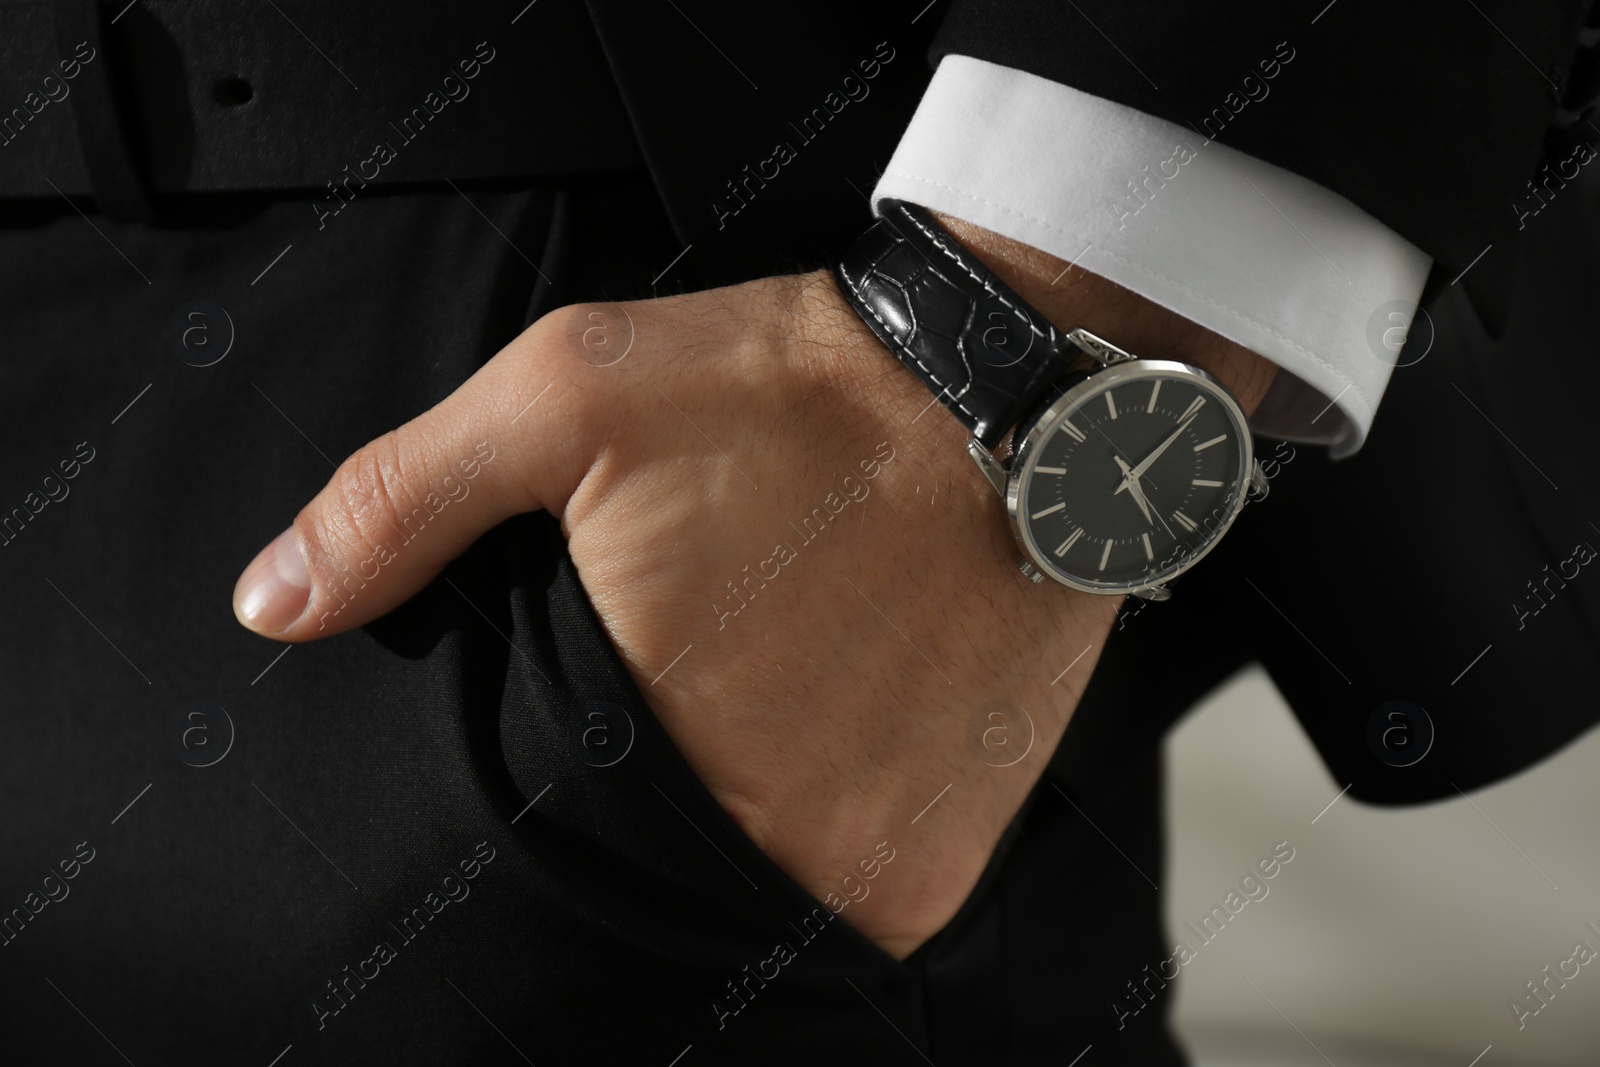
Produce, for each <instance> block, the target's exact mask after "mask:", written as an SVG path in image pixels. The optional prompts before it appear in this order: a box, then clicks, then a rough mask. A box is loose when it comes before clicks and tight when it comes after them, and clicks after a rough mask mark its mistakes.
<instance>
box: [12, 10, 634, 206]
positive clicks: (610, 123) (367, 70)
mask: <svg viewBox="0 0 1600 1067" xmlns="http://www.w3.org/2000/svg"><path fill="white" fill-rule="evenodd" d="M52 12H53V13H54V20H53V22H52V17H51V16H52ZM516 15H517V12H516V11H515V10H513V11H511V12H509V13H507V12H504V11H502V10H501V9H500V8H499V7H498V6H496V5H491V4H487V3H481V2H480V3H456V4H410V5H402V6H400V7H397V6H396V5H395V4H392V3H382V2H377V0H344V2H342V3H340V4H337V5H328V4H318V3H308V2H305V0H298V2H297V0H275V2H274V3H237V2H235V0H139V3H136V4H132V5H131V6H130V5H129V4H128V3H127V0H124V2H123V3H120V4H106V3H100V2H98V0H59V2H58V0H32V2H27V3H0V159H3V163H4V165H3V166H0V196H42V197H54V196H57V195H60V193H65V194H66V195H68V196H93V197H94V198H95V200H96V202H97V203H99V204H100V205H101V207H102V208H103V209H105V208H108V207H112V208H114V209H115V210H113V211H112V212H111V213H112V214H113V215H115V216H116V217H119V218H133V217H141V218H148V217H149V211H148V207H147V206H144V207H140V204H141V203H143V201H145V200H148V196H149V195H151V194H154V195H159V194H172V193H183V192H202V191H205V192H215V191H223V190H251V189H296V188H299V189H315V190H318V191H319V195H320V197H321V199H322V203H323V205H324V210H336V209H337V208H338V207H339V206H340V204H341V202H342V201H344V200H348V199H349V198H350V197H351V196H352V195H356V194H358V193H359V192H360V191H361V190H363V189H366V188H369V187H373V186H378V187H381V186H388V185H397V184H405V183H414V182H418V181H433V182H439V181H442V180H443V179H445V178H451V179H454V180H456V181H458V182H459V181H467V180H472V179H488V178H500V177H510V176H518V175H534V174H547V173H551V172H557V171H571V170H579V169H581V170H589V171H598V170H608V169H618V168H624V167H633V166H636V165H637V164H638V162H639V152H638V147H637V144H636V143H635V140H634V137H633V133H632V129H631V127H630V124H629V121H628V117H627V114H626V112H625V111H624V110H623V107H622V101H621V99H620V97H619V95H618V93H617V89H616V86H615V83H614V82H613V80H612V78H611V73H610V70H609V68H608V67H607V65H606V61H605V58H604V56H603V55H602V54H601V51H600V45H599V42H598V40H597V39H596V37H595V33H594V29H593V27H592V26H591V24H590V22H589V18H588V15H587V13H586V12H585V10H584V6H583V3H582V0H539V3H538V4H537V5H535V6H534V7H533V8H532V9H530V10H528V11H527V12H526V13H525V14H524V15H523V16H522V17H520V18H516ZM514 18H516V21H515V22H513V19H514ZM397 23H398V25H397ZM113 86H114V87H115V92H113V91H112V90H113ZM75 135H76V136H75ZM79 139H81V140H82V154H81V156H80V154H79V153H78V152H77V151H75V150H74V149H75V147H76V142H77V141H78V140H79ZM106 146H120V147H121V148H122V149H123V151H119V152H112V151H109V150H107V147H106ZM136 197H137V198H142V199H139V200H136V199H135V198H136ZM124 204H131V205H133V206H134V207H137V208H139V210H137V211H135V210H132V209H130V208H125V207H124V206H123V205H124Z"/></svg>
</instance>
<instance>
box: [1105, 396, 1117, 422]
mask: <svg viewBox="0 0 1600 1067" xmlns="http://www.w3.org/2000/svg"><path fill="white" fill-rule="evenodd" d="M1106 410H1107V411H1109V412H1111V417H1112V418H1113V419H1114V418H1116V417H1117V402H1116V401H1115V400H1112V399H1111V394H1110V392H1107V393H1106Z"/></svg>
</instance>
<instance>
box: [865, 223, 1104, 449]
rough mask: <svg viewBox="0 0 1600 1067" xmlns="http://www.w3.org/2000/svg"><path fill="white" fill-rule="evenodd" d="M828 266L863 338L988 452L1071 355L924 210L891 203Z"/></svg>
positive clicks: (1067, 345)
mask: <svg viewBox="0 0 1600 1067" xmlns="http://www.w3.org/2000/svg"><path fill="white" fill-rule="evenodd" d="M879 210H880V212H881V215H880V217H879V219H878V220H877V221H876V222H874V223H873V224H872V227H871V228H870V229H868V230H867V232H866V233H864V234H862V235H861V237H860V238H859V239H858V240H857V241H856V243H855V244H854V245H853V246H851V248H850V251H848V252H847V253H845V255H844V257H843V258H842V259H841V260H840V261H839V264H838V266H837V267H836V268H835V273H836V274H837V276H838V278H839V284H840V286H841V288H843V290H844V293H845V297H846V298H847V299H848V300H849V301H850V303H851V305H852V306H853V307H854V308H855V309H856V311H857V312H859V313H860V315H861V317H862V319H864V320H865V321H866V323H867V325H868V326H870V327H871V328H872V332H873V333H875V334H877V335H878V338H879V339H880V340H882V341H883V343H884V344H886V345H888V346H889V349H890V351H892V352H893V353H894V354H895V355H896V356H898V357H900V361H901V362H902V363H904V364H905V365H906V366H907V367H909V368H911V370H912V371H913V372H914V373H915V374H916V375H917V377H919V378H921V379H922V380H923V382H924V383H926V384H927V386H928V388H929V389H931V390H932V391H934V392H935V393H937V394H938V395H939V399H940V400H942V401H943V402H944V405H945V406H946V407H947V408H949V409H950V411H951V412H952V413H953V414H954V415H955V416H956V417H957V418H958V419H960V420H961V422H962V423H963V424H964V425H965V426H966V427H967V428H968V429H970V430H971V431H972V433H973V436H974V437H976V438H977V439H978V440H979V441H980V442H981V443H982V444H984V445H985V446H986V447H988V448H993V447H995V445H997V444H999V443H1000V440H1001V438H1003V437H1004V436H1005V434H1006V431H1007V430H1009V429H1011V427H1013V426H1015V425H1016V423H1017V420H1019V419H1020V418H1022V416H1023V415H1024V414H1025V413H1026V412H1027V411H1028V410H1029V409H1030V408H1031V407H1033V406H1034V405H1035V404H1036V403H1037V402H1038V401H1039V400H1040V399H1041V398H1042V397H1043V396H1044V394H1045V393H1046V392H1047V391H1048V390H1049V388H1050V386H1051V385H1052V384H1053V383H1054V382H1056V381H1057V380H1058V379H1060V378H1061V377H1062V376H1064V375H1065V374H1066V373H1067V369H1068V367H1069V366H1070V365H1071V363H1072V362H1073V360H1074V359H1076V358H1077V357H1078V356H1079V355H1080V354H1081V353H1080V352H1079V350H1078V348H1077V347H1076V346H1075V345H1073V344H1072V343H1071V342H1069V341H1068V340H1067V339H1066V337H1065V336H1064V335H1063V334H1062V333H1061V331H1059V330H1057V329H1056V328H1055V327H1054V326H1053V325H1051V323H1050V322H1049V320H1048V319H1046V318H1045V317H1044V316H1043V315H1042V314H1040V313H1039V312H1038V311H1037V310H1035V309H1034V308H1032V307H1030V306H1028V304H1027V303H1026V302H1025V301H1023V299H1022V298H1021V297H1019V296H1018V295H1017V294H1016V293H1015V292H1013V291H1012V290H1011V288H1010V287H1009V286H1007V285H1006V284H1005V283H1004V282H1002V281H1001V280H1000V279H999V278H996V277H995V276H994V274H992V273H991V272H990V271H989V269H988V268H987V267H985V266H984V265H983V264H982V263H980V262H979V261H978V260H977V258H976V257H974V256H973V255H971V254H970V253H968V252H967V251H966V250H965V249H964V248H962V247H961V246H960V245H959V244H957V243H956V241H955V239H954V238H953V237H951V236H950V234H949V232H948V231H946V230H945V229H944V228H943V227H942V226H940V225H939V224H938V223H937V222H935V221H934V219H933V217H932V216H931V215H929V214H928V212H927V211H925V210H923V209H922V208H920V207H917V206H916V205H915V204H908V203H905V202H904V201H900V200H883V201H881V202H880V203H879Z"/></svg>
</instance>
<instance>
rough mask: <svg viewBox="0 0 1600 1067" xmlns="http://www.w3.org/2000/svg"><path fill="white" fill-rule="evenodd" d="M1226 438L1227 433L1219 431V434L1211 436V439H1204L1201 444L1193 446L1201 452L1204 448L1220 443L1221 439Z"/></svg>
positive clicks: (1224, 439)
mask: <svg viewBox="0 0 1600 1067" xmlns="http://www.w3.org/2000/svg"><path fill="white" fill-rule="evenodd" d="M1227 439H1228V435H1227V434H1225V433H1219V434H1217V436H1215V437H1213V438H1212V439H1211V440H1209V441H1206V442H1204V443H1202V444H1198V445H1195V446H1194V450H1195V451H1196V452H1203V451H1204V450H1206V449H1208V448H1210V447H1211V446H1212V445H1216V444H1221V443H1222V442H1223V441H1226V440H1227Z"/></svg>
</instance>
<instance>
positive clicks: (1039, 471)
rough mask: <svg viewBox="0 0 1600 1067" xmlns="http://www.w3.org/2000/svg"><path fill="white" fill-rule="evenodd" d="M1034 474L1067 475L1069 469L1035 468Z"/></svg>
mask: <svg viewBox="0 0 1600 1067" xmlns="http://www.w3.org/2000/svg"><path fill="white" fill-rule="evenodd" d="M1033 473H1035V474H1065V473H1067V468H1065V467H1035V468H1033Z"/></svg>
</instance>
